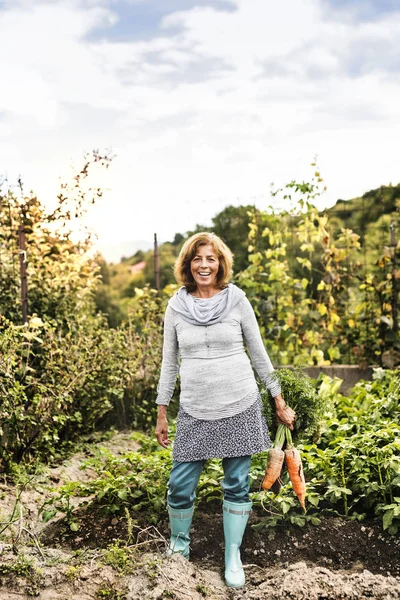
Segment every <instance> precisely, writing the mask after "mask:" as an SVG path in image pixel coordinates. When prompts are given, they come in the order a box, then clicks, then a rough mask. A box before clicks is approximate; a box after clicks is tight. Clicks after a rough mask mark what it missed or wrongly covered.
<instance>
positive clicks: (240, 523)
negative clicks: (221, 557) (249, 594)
mask: <svg viewBox="0 0 400 600" xmlns="http://www.w3.org/2000/svg"><path fill="white" fill-rule="evenodd" d="M251 507H252V503H251V502H244V503H240V504H239V503H236V502H228V500H224V502H223V510H224V535H225V582H226V585H227V586H229V587H233V588H240V587H243V586H244V583H245V576H244V571H243V567H242V561H241V560H240V546H241V544H242V539H243V534H244V530H245V529H246V525H247V521H248V520H249V514H250V511H251Z"/></svg>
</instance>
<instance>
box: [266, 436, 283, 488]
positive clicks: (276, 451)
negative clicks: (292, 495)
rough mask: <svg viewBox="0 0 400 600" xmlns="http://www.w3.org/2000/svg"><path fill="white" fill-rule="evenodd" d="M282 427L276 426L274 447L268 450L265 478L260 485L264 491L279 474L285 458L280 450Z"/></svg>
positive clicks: (272, 483)
mask: <svg viewBox="0 0 400 600" xmlns="http://www.w3.org/2000/svg"><path fill="white" fill-rule="evenodd" d="M284 427H285V426H284V425H282V424H280V425H278V430H277V432H276V437H275V442H274V446H273V448H270V449H269V450H268V460H267V468H266V469H265V477H264V481H263V484H262V486H263V488H264V490H269V489H270V488H271V487H272V486H273V485H274V483H275V481H276V480H277V479H278V477H279V475H280V474H281V470H282V465H283V459H284V458H285V454H284V452H283V450H282V446H283V444H284V441H285V429H284Z"/></svg>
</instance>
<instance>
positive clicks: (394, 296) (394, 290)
mask: <svg viewBox="0 0 400 600" xmlns="http://www.w3.org/2000/svg"><path fill="white" fill-rule="evenodd" d="M390 245H391V247H392V255H393V256H392V267H393V268H392V319H393V332H394V333H397V332H398V331H399V322H398V314H399V312H398V298H399V296H398V289H397V269H396V251H397V247H396V246H397V244H396V227H395V222H394V221H392V222H391V223H390Z"/></svg>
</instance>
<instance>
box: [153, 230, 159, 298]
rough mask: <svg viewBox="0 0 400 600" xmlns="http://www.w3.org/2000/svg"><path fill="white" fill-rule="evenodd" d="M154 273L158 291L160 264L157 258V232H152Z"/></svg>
mask: <svg viewBox="0 0 400 600" xmlns="http://www.w3.org/2000/svg"><path fill="white" fill-rule="evenodd" d="M154 275H155V281H156V290H157V292H158V293H160V265H159V260H158V243H157V234H156V233H155V234H154Z"/></svg>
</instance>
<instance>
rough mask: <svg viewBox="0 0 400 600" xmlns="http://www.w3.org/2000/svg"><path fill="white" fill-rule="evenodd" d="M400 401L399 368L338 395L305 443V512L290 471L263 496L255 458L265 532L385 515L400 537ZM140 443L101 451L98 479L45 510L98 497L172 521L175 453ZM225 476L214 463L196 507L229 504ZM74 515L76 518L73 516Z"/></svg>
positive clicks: (254, 483) (261, 463) (262, 459)
mask: <svg viewBox="0 0 400 600" xmlns="http://www.w3.org/2000/svg"><path fill="white" fill-rule="evenodd" d="M335 387H337V382H336V381H334V380H333V381H332V382H331V383H329V382H328V381H327V379H326V378H325V379H324V380H323V381H322V383H321V382H318V394H322V395H323V397H324V398H327V397H328V398H330V397H331V396H332V395H333V393H334V390H335ZM294 389H296V388H295V387H294ZM316 389H317V388H316ZM398 398H399V373H398V372H397V371H381V370H377V371H376V373H375V379H374V381H373V382H372V383H370V382H360V383H359V384H358V385H357V386H356V388H355V390H354V392H353V394H352V395H351V396H350V397H349V398H345V397H343V396H341V395H338V394H335V398H334V402H333V409H332V411H331V413H330V417H329V418H328V419H327V420H326V422H325V423H324V427H323V431H322V435H321V437H320V438H319V439H318V440H317V441H316V442H315V443H311V444H302V445H301V444H298V447H299V449H300V450H301V454H302V461H303V466H304V472H305V476H306V480H307V498H306V503H307V512H306V513H305V514H303V512H302V511H301V509H300V506H299V503H298V500H297V498H296V497H295V495H294V492H293V489H292V487H291V484H290V482H289V477H288V474H287V472H284V473H283V474H282V477H281V483H282V485H281V488H280V490H279V492H278V493H277V494H275V493H274V492H272V491H269V492H263V491H258V488H261V481H262V479H263V477H264V471H265V467H266V453H262V454H259V455H257V456H254V457H253V458H252V464H251V471H250V480H251V488H252V490H253V492H252V493H251V498H252V500H253V502H254V504H255V505H258V506H260V507H262V508H264V510H265V515H266V516H265V517H263V518H261V520H260V521H259V523H258V527H275V526H277V525H287V524H292V525H297V526H303V525H305V524H307V523H311V524H314V525H318V523H319V522H320V516H321V514H322V513H324V514H335V515H343V516H346V517H351V518H357V519H364V518H366V517H371V516H374V515H377V516H380V517H381V518H382V522H383V527H384V529H385V530H387V531H388V532H389V533H391V534H395V533H397V532H398V531H399V530H400V512H399V511H400V442H399V439H400V426H399V425H398V421H399V407H398ZM299 406H300V405H299ZM312 430H313V429H312V425H310V431H312ZM136 439H137V441H140V442H141V443H142V447H141V449H140V451H138V452H130V453H127V454H125V455H123V456H118V457H116V456H114V455H112V454H111V453H110V452H109V451H106V450H101V452H100V453H99V454H98V455H97V456H95V457H94V458H91V459H89V460H87V461H85V462H84V464H83V466H90V468H91V469H95V470H96V471H97V474H98V477H97V478H96V479H95V480H94V481H91V482H89V483H86V484H79V483H74V484H68V485H67V486H63V487H61V488H59V489H58V490H57V495H56V496H54V497H53V498H51V499H50V500H49V501H48V502H47V504H46V507H45V509H46V510H49V508H51V509H57V510H58V512H60V513H61V514H67V511H66V507H69V506H73V498H74V497H86V498H89V497H93V496H94V502H95V504H96V506H102V507H103V510H104V511H105V512H107V513H112V514H114V513H122V512H123V511H124V510H126V509H127V508H129V511H131V512H133V514H138V513H142V514H143V515H145V518H146V520H147V521H149V522H151V523H157V522H158V521H159V519H160V518H163V517H165V513H166V493H167V483H168V477H169V471H170V468H171V465H172V456H171V451H170V449H167V450H159V449H158V450H156V444H155V441H154V438H151V439H150V438H146V436H145V435H144V434H138V435H137V436H136ZM222 479H223V469H222V464H221V461H220V460H218V459H213V460H209V461H207V464H206V468H205V469H204V471H203V473H202V475H201V478H200V482H199V486H198V488H197V499H196V502H197V503H204V502H209V501H215V500H217V501H222V488H221V481H222ZM63 506H64V508H63ZM53 514H55V513H53ZM52 516H53V515H52ZM67 516H68V514H67ZM71 518H72V519H74V513H73V511H72V515H71V514H70V515H69V519H70V520H71Z"/></svg>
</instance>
